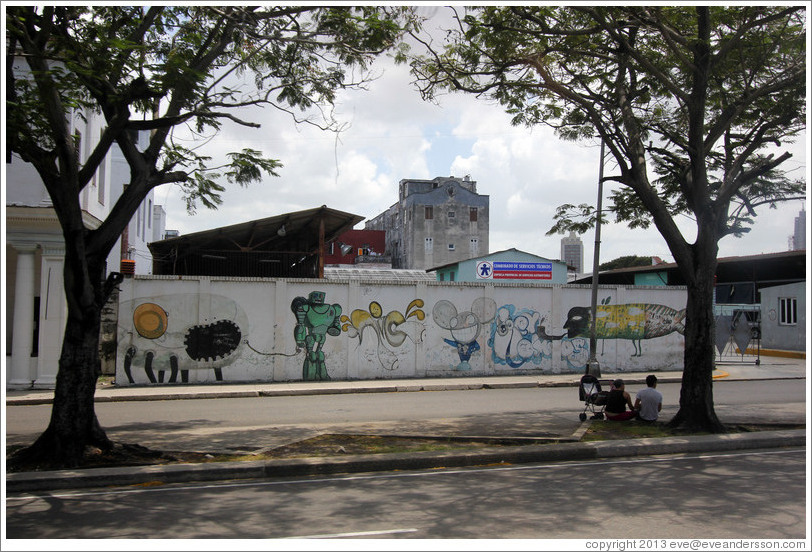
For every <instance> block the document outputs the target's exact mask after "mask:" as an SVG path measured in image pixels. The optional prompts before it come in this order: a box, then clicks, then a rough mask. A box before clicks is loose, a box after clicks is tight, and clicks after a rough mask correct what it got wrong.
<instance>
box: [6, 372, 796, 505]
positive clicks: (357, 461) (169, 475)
mask: <svg viewBox="0 0 812 552" xmlns="http://www.w3.org/2000/svg"><path fill="white" fill-rule="evenodd" d="M745 358H747V357H745ZM806 372H807V366H806V361H805V360H802V359H791V358H790V359H788V358H777V357H764V356H762V357H761V362H760V364H759V365H756V364H755V363H754V362H746V363H745V362H728V363H720V364H718V366H717V370H716V371H715V373H714V380H715V381H716V382H728V381H730V382H733V381H748V380H769V379H797V380H799V384H802V385H806ZM646 375H647V374H646V373H629V372H624V373H622V374H616V373H604V374H602V378H601V379H606V380H611V379H614V378H615V377H622V378H623V379H624V380H625V381H626V383H627V385H633V386H640V385H644V380H645V376H646ZM657 377H658V379H659V381H660V382H661V383H678V382H680V381H681V373H680V372H659V373H657ZM579 379H580V374H564V375H532V376H491V377H455V378H441V379H440V378H438V379H409V380H406V379H401V380H374V381H335V382H290V383H244V384H210V385H162V386H149V387H145V386H142V387H116V386H111V385H107V386H101V387H100V388H99V389H98V390H97V392H96V400H97V402H114V401H150V400H178V399H200V398H218V397H260V396H292V395H314V394H331V393H332V394H335V393H385V392H388V393H391V392H417V391H438V390H461V389H504V388H518V387H526V388H534V387H573V388H575V387H577V386H578V381H579ZM52 396H53V392H52V391H48V390H22V391H8V392H7V397H6V405H7V407H8V408H10V407H14V406H17V405H34V404H48V403H50V402H51V398H52ZM755 409H757V410H758V412H751V411H749V410H748V409H747V408H742V407H737V408H735V409H734V408H725V407H724V406H721V405H720V406H719V407H718V408H717V413H718V414H719V416H720V418H722V419H723V420H724V421H725V422H726V423H741V422H747V421H752V420H753V419H754V418H755V417H756V416H758V418H759V419H761V420H763V421H765V422H770V423H773V424H803V423H805V422H806V410H807V407H806V405H803V409H801V407H800V405H788V406H783V405H776V407H775V408H771V409H770V411H769V412H768V417H767V418H765V416H764V411H763V408H762V406H758V405H757V406H756V407H755ZM580 410H581V408H579V404H578V403H574V404H573V410H572V412H566V413H554V412H538V413H528V414H526V415H523V416H522V419H521V423H517V420H516V419H515V417H512V416H508V417H500V416H474V417H468V418H465V419H443V420H436V421H432V422H431V423H430V424H426V422H425V421H422V422H414V423H409V422H400V423H391V422H390V423H368V424H354V425H352V424H329V423H325V424H319V425H318V426H306V425H296V426H294V425H291V426H284V427H274V428H265V427H263V428H243V427H240V428H216V429H213V430H198V431H184V432H181V433H172V434H162V432H159V431H150V430H149V429H144V430H142V432H141V433H133V432H132V431H131V432H129V433H127V434H126V435H114V434H110V437H111V438H112V439H114V440H123V441H125V442H137V443H139V444H142V445H144V446H147V447H150V448H156V449H159V450H160V449H163V450H212V449H213V448H218V447H219V448H221V449H223V450H229V451H231V452H235V451H236V450H238V449H239V448H240V443H242V444H243V445H244V443H258V442H259V443H262V444H263V445H264V447H265V448H272V447H274V446H279V445H281V444H285V443H290V442H295V441H299V440H303V439H307V438H310V437H314V436H316V435H318V434H321V433H345V434H353V433H354V434H380V435H383V434H388V435H392V434H397V435H410V436H423V437H473V436H476V437H483V438H506V437H509V438H516V439H519V440H523V439H524V440H527V442H528V443H544V442H545V441H547V443H549V441H551V440H554V441H556V442H557V444H527V445H522V446H515V447H505V446H502V447H496V448H486V449H479V450H476V451H464V450H463V451H456V452H429V453H406V454H375V455H367V456H348V455H345V456H334V457H324V458H299V459H290V460H270V461H243V462H223V463H208V464H174V465H165V466H147V467H132V468H100V469H84V470H70V471H67V470H66V471H54V472H39V473H14V474H7V477H6V485H7V490H8V491H10V492H25V491H36V490H54V489H60V488H79V487H85V486H99V485H132V484H139V483H145V482H155V481H159V482H161V483H172V482H189V481H210V480H221V479H237V478H239V479H242V478H256V477H283V476H303V475H313V474H326V473H348V472H361V471H378V470H393V469H426V468H433V467H460V466H473V465H485V464H494V463H497V464H498V463H522V462H546V461H563V460H583V459H595V458H608V457H617V456H640V455H649V454H674V453H688V452H709V451H724V450H741V449H747V448H769V447H782V446H803V445H805V443H806V430H780V431H760V432H753V433H743V434H729V435H705V436H695V437H688V438H664V439H635V440H628V441H606V442H593V443H580V442H578V441H579V440H580V438H581V436H582V435H583V432H585V431H586V429H587V428H588V427H589V424H590V423H591V421H590V420H587V421H586V422H583V423H582V422H580V421H579V420H578V419H577V414H578V412H579V411H580ZM675 413H676V405H668V406H667V407H664V408H663V412H662V417H663V418H664V419H667V418H668V417H670V416H673V414H675ZM271 429H272V431H271ZM122 438H123V439H122ZM203 443H205V445H203ZM200 447H207V448H200ZM246 452H250V451H246Z"/></svg>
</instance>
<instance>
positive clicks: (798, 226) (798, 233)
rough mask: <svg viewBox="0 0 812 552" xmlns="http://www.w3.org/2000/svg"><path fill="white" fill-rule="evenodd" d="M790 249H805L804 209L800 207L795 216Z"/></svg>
mask: <svg viewBox="0 0 812 552" xmlns="http://www.w3.org/2000/svg"><path fill="white" fill-rule="evenodd" d="M792 249H794V250H795V251H799V250H801V249H804V250H805V249H806V210H804V209H801V212H800V213H798V216H797V217H795V233H794V234H793V235H792Z"/></svg>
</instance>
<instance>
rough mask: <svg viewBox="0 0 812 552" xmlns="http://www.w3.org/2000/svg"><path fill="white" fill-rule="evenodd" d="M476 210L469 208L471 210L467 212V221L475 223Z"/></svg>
mask: <svg viewBox="0 0 812 552" xmlns="http://www.w3.org/2000/svg"><path fill="white" fill-rule="evenodd" d="M477 214H478V213H477V209H476V207H471V210H470V211H468V220H469V221H471V222H476V221H477Z"/></svg>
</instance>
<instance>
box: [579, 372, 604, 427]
mask: <svg viewBox="0 0 812 552" xmlns="http://www.w3.org/2000/svg"><path fill="white" fill-rule="evenodd" d="M608 396H609V392H608V391H603V390H601V383H600V381H598V378H596V377H595V376H593V375H592V374H586V375H584V376H583V377H582V378H581V383H580V385H579V386H578V397H579V398H580V400H581V401H583V403H584V411H583V412H581V414H580V415H579V416H578V417H579V418H580V419H581V421H582V422H583V421H584V420H586V413H587V411H590V412H592V419H593V420H602V419H603V409H604V408H606V397H608Z"/></svg>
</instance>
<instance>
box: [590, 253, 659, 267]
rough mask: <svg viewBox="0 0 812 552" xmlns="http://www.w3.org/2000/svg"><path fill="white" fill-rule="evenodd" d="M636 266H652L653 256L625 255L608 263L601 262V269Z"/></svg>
mask: <svg viewBox="0 0 812 552" xmlns="http://www.w3.org/2000/svg"><path fill="white" fill-rule="evenodd" d="M634 266H651V257H641V256H639V255H624V256H622V257H618V258H617V259H613V260H611V261H609V262H606V263H601V265H600V267H599V268H600V269H601V270H614V269H615V268H629V267H634Z"/></svg>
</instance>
